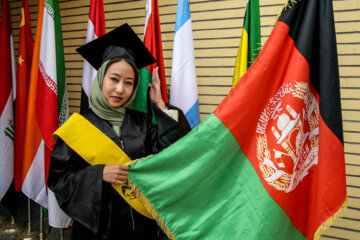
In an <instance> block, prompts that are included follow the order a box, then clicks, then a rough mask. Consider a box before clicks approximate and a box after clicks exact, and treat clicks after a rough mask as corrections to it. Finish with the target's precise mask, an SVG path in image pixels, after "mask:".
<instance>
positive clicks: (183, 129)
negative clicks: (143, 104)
mask: <svg viewBox="0 0 360 240" xmlns="http://www.w3.org/2000/svg"><path fill="white" fill-rule="evenodd" d="M166 106H167V108H169V109H173V110H178V112H179V114H178V119H179V121H175V120H174V119H173V118H171V117H170V116H169V115H168V114H166V113H165V112H164V111H162V110H161V109H159V108H157V107H156V106H155V105H154V104H153V111H154V114H155V118H156V121H157V125H156V126H154V125H151V129H150V137H151V140H150V141H152V143H153V146H152V152H153V153H158V152H160V151H161V150H163V149H164V148H166V147H168V146H169V145H171V144H172V143H174V142H175V141H177V140H178V139H179V138H180V137H182V136H184V135H186V133H188V132H189V131H190V130H191V128H190V125H189V124H188V122H187V121H186V118H185V116H184V114H183V113H182V111H181V110H180V109H178V108H176V107H174V106H171V105H169V104H167V105H166Z"/></svg>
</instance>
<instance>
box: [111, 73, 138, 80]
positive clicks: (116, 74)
mask: <svg viewBox="0 0 360 240" xmlns="http://www.w3.org/2000/svg"><path fill="white" fill-rule="evenodd" d="M110 74H113V75H115V76H117V77H121V75H120V74H118V73H115V72H112V73H110ZM127 79H132V80H135V78H134V77H127Z"/></svg>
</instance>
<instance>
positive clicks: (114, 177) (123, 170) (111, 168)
mask: <svg viewBox="0 0 360 240" xmlns="http://www.w3.org/2000/svg"><path fill="white" fill-rule="evenodd" d="M128 170H129V166H127V165H105V167H104V170H103V181H105V182H108V183H114V184H120V185H121V184H124V183H126V181H127V179H128Z"/></svg>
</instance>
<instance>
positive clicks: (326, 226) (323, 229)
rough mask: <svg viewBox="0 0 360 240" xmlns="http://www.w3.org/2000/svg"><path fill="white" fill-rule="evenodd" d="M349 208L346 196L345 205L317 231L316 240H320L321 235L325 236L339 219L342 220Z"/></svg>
mask: <svg viewBox="0 0 360 240" xmlns="http://www.w3.org/2000/svg"><path fill="white" fill-rule="evenodd" d="M347 206H348V197H347V196H346V199H345V201H344V203H343V204H342V205H341V207H340V208H339V209H338V210H337V211H336V213H334V215H332V216H331V217H329V218H328V219H327V220H326V221H325V222H323V223H322V224H321V225H320V226H319V227H318V229H317V230H316V232H315V234H314V240H318V239H319V238H320V237H321V234H323V233H324V232H325V230H326V229H328V228H329V227H330V226H331V225H333V224H334V222H335V221H336V220H337V219H338V218H341V217H342V215H343V213H344V210H345V209H346V208H347Z"/></svg>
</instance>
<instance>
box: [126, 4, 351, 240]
mask: <svg viewBox="0 0 360 240" xmlns="http://www.w3.org/2000/svg"><path fill="white" fill-rule="evenodd" d="M289 5H290V7H289V6H287V7H286V8H285V9H284V11H283V12H282V15H281V16H280V18H279V20H278V22H277V24H276V25H275V27H274V30H273V31H272V33H271V35H270V37H269V39H268V41H267V43H266V45H265V46H264V48H263V49H262V51H261V53H260V55H259V57H258V58H257V59H256V60H255V62H254V64H253V65H252V66H251V68H250V69H249V71H247V72H246V74H245V75H244V77H243V78H242V79H241V81H240V82H239V83H238V84H237V85H236V87H235V88H234V89H233V90H232V91H230V93H229V95H228V97H227V98H225V99H224V100H223V102H222V103H221V104H220V105H219V106H218V107H217V108H216V110H215V111H214V112H213V114H211V115H210V116H209V117H208V118H207V119H206V120H205V121H203V122H202V123H201V124H200V125H199V126H198V127H196V128H195V129H193V130H192V131H191V132H190V133H189V134H188V135H186V136H185V137H184V138H182V139H180V140H179V141H178V142H176V143H174V144H173V145H171V146H170V147H169V148H167V149H165V150H164V151H162V152H161V153H159V154H156V155H154V156H152V157H150V158H148V159H145V160H138V161H137V162H136V163H135V165H134V166H133V167H131V168H130V170H129V179H130V181H131V182H132V183H133V184H135V185H136V187H137V189H138V190H139V191H140V192H141V193H142V194H143V195H141V194H140V195H139V196H140V199H142V201H143V202H144V203H145V206H146V207H147V208H148V209H149V212H150V213H153V215H154V216H155V217H156V218H157V220H158V221H159V222H160V225H161V226H162V227H163V229H165V231H166V232H167V233H168V235H169V236H170V237H171V238H172V239H174V238H176V239H187V240H188V239H273V238H274V237H275V238H276V239H286V240H287V239H318V238H319V237H320V234H321V233H322V231H324V230H325V229H326V228H327V227H328V226H329V225H331V224H332V223H333V221H334V220H335V219H336V218H337V217H339V216H340V215H341V213H342V210H343V209H344V208H345V207H346V202H347V194H346V182H345V161H344V148H343V140H342V125H341V124H342V120H341V106H340V90H339V73H338V62H337V52H336V40H335V29H334V18H333V9H332V1H331V0H311V1H305V0H303V1H297V2H296V3H294V1H292V0H289ZM234 110H235V111H234ZM169 160H171V161H169ZM164 179H166V181H164Z"/></svg>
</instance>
